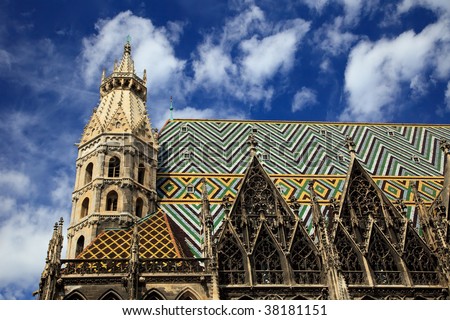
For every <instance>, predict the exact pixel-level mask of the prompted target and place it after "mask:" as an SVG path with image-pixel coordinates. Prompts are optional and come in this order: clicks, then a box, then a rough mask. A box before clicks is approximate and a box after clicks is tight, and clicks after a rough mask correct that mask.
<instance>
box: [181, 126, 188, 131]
mask: <svg viewBox="0 0 450 320" xmlns="http://www.w3.org/2000/svg"><path fill="white" fill-rule="evenodd" d="M187 129H188V128H187V126H186V125H184V126H182V127H181V132H183V133H184V132H187V131H188V130H187Z"/></svg>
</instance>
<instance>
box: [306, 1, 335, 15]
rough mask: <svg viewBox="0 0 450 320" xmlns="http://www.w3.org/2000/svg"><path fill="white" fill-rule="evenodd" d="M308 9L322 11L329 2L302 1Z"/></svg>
mask: <svg viewBox="0 0 450 320" xmlns="http://www.w3.org/2000/svg"><path fill="white" fill-rule="evenodd" d="M303 2H304V4H306V5H307V6H308V7H309V8H310V9H314V10H316V11H319V12H320V11H322V9H323V8H324V7H325V6H326V5H327V4H328V3H329V2H330V0H303Z"/></svg>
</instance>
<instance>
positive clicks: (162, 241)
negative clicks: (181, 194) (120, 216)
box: [77, 211, 182, 259]
mask: <svg viewBox="0 0 450 320" xmlns="http://www.w3.org/2000/svg"><path fill="white" fill-rule="evenodd" d="M132 232H133V230H132V228H129V229H122V230H106V231H105V232H103V233H101V234H99V235H98V236H97V237H96V238H95V239H94V241H92V242H91V244H90V245H89V246H87V247H86V248H85V249H84V250H83V252H81V253H80V254H79V256H78V257H77V258H79V259H128V258H129V257H130V243H131V236H132ZM138 234H139V238H140V239H139V240H140V241H139V256H140V258H180V257H181V256H182V254H181V251H180V248H179V246H178V245H177V243H176V241H175V238H174V236H173V233H172V230H171V227H170V225H169V222H168V220H167V217H166V215H165V214H163V213H162V212H161V211H159V212H158V213H156V214H154V215H152V216H149V217H146V218H144V219H143V220H141V221H140V222H139V224H138Z"/></svg>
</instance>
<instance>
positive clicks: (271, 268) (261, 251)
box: [253, 232, 283, 284]
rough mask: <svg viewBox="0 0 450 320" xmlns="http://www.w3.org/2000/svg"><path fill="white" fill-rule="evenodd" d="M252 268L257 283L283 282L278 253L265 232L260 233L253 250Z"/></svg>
mask: <svg viewBox="0 0 450 320" xmlns="http://www.w3.org/2000/svg"><path fill="white" fill-rule="evenodd" d="M253 261H254V269H255V276H256V282H257V283H259V284H281V283H283V268H282V265H281V259H280V255H279V254H278V251H277V248H276V246H275V244H274V243H273V241H272V238H271V237H270V236H269V234H268V233H267V232H263V233H262V234H261V235H260V239H259V240H258V242H257V244H256V246H255V250H254V256H253Z"/></svg>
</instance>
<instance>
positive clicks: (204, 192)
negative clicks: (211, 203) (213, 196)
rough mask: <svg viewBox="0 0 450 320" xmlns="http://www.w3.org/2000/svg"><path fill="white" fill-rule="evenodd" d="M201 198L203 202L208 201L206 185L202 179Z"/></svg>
mask: <svg viewBox="0 0 450 320" xmlns="http://www.w3.org/2000/svg"><path fill="white" fill-rule="evenodd" d="M201 182H202V198H203V200H208V185H207V184H206V179H205V178H202V180H201Z"/></svg>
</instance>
